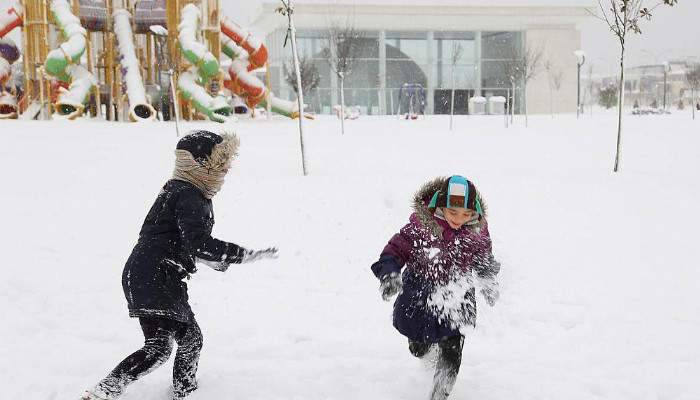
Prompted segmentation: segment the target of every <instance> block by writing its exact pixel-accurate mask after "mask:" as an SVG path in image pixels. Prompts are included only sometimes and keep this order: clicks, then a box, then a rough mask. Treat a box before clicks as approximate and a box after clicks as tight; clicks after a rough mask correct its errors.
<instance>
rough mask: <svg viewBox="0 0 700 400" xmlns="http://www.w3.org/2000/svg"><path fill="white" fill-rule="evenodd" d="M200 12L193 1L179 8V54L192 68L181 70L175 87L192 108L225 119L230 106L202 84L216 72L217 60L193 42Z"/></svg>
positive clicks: (230, 111) (231, 110)
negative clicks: (211, 93) (180, 52)
mask: <svg viewBox="0 0 700 400" xmlns="http://www.w3.org/2000/svg"><path fill="white" fill-rule="evenodd" d="M199 18H200V12H199V8H197V6H195V5H194V4H188V5H186V6H185V7H184V8H183V9H182V13H181V17H180V25H179V26H178V44H179V46H180V50H181V51H182V55H183V56H184V57H185V58H186V59H187V61H189V62H190V63H191V64H192V67H191V68H190V69H189V70H187V71H185V72H183V73H181V74H180V77H179V78H178V82H177V87H178V89H179V90H180V93H181V94H182V96H183V98H184V99H185V100H187V101H189V102H191V103H192V105H194V107H195V109H196V110H197V111H199V112H200V113H202V114H204V115H206V116H207V117H208V118H209V119H210V120H212V121H216V122H226V121H227V120H228V117H230V116H231V114H233V108H232V107H231V106H230V105H229V104H228V102H227V101H226V98H225V97H224V96H222V95H217V96H215V97H212V96H211V95H210V94H209V93H208V92H207V91H206V90H205V89H204V87H202V85H205V84H206V83H207V81H209V79H211V78H212V77H214V76H216V75H217V74H218V73H219V62H218V61H217V59H216V58H215V57H214V55H213V54H212V53H211V52H210V51H209V50H207V47H206V46H205V45H203V44H202V43H199V42H197V39H196V38H197V36H196V32H197V28H198V26H199Z"/></svg>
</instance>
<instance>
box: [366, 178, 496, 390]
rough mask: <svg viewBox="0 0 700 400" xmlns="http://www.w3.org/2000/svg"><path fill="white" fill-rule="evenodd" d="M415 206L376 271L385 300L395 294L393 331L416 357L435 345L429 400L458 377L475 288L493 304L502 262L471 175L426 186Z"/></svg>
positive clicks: (473, 312) (473, 309)
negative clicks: (496, 255)
mask: <svg viewBox="0 0 700 400" xmlns="http://www.w3.org/2000/svg"><path fill="white" fill-rule="evenodd" d="M413 208H414V211H415V212H414V213H413V214H412V215H411V217H410V221H409V223H408V224H406V226H404V227H403V228H401V231H399V233H397V234H395V235H394V236H393V237H392V238H391V240H390V241H389V243H388V244H387V245H386V247H385V248H384V250H383V251H382V254H381V256H380V258H379V261H377V262H376V263H374V264H373V265H372V272H374V274H375V275H376V276H377V277H378V278H379V279H380V281H381V285H380V291H381V294H382V298H383V299H384V300H386V301H388V300H389V299H390V298H391V297H392V296H393V295H395V294H398V297H397V299H396V302H395V303H394V327H396V329H397V330H398V331H399V332H400V333H401V334H402V335H404V336H406V337H407V338H408V345H409V350H410V351H411V353H412V354H413V355H414V356H416V357H419V358H421V357H423V356H425V355H426V354H427V353H428V352H429V351H430V349H431V348H433V347H437V349H438V354H439V355H438V361H437V365H436V370H435V376H434V379H433V389H432V393H431V400H444V399H446V398H447V397H448V396H449V394H450V391H451V390H452V387H453V386H454V383H455V380H456V378H457V374H458V372H459V367H460V365H461V362H462V347H463V345H464V337H465V335H466V333H467V332H468V330H469V329H470V328H473V327H474V326H475V321H476V298H475V291H476V290H475V283H478V285H479V286H480V287H481V290H480V292H481V293H482V295H483V296H484V298H485V299H486V301H487V303H488V304H489V305H491V306H493V305H494V304H495V302H496V300H497V299H498V293H499V292H498V284H497V282H496V275H497V274H498V272H499V270H500V264H499V263H498V262H497V261H496V260H495V259H494V258H493V254H492V253H491V238H490V236H489V231H488V224H487V222H486V207H485V204H484V202H483V200H482V198H481V196H480V194H479V192H478V191H477V190H476V187H475V186H474V184H473V183H472V182H470V181H469V180H467V179H466V178H464V177H462V176H457V175H455V176H452V177H449V178H446V177H440V178H437V179H434V180H433V181H431V182H428V183H426V184H425V185H423V187H422V188H421V189H420V190H419V191H418V192H417V193H416V195H415V197H414V200H413ZM404 267H405V268H404ZM402 269H403V274H401V270H402ZM475 280H476V282H475Z"/></svg>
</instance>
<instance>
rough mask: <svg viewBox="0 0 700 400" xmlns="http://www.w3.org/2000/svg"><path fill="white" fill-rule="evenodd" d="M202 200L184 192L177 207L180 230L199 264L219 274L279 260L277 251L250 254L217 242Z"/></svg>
mask: <svg viewBox="0 0 700 400" xmlns="http://www.w3.org/2000/svg"><path fill="white" fill-rule="evenodd" d="M205 210H206V209H205V207H203V204H202V199H201V198H200V197H199V196H198V195H197V194H196V193H194V192H187V191H185V192H181V193H180V198H179V199H178V201H177V204H176V207H175V213H176V216H177V227H178V230H179V231H180V237H181V238H182V240H183V242H184V243H185V246H186V247H187V249H188V250H189V252H190V254H192V255H193V256H194V257H197V260H198V261H201V262H203V263H204V264H207V265H208V266H210V267H212V268H213V269H215V270H217V271H226V270H227V269H228V267H229V265H230V264H241V263H248V262H253V261H257V260H260V259H263V258H277V249H276V248H274V247H270V248H267V249H264V250H250V249H246V248H243V247H241V246H239V245H237V244H235V243H230V242H225V241H223V240H219V239H215V238H213V237H212V236H211V234H210V233H209V232H210V231H211V230H210V229H207V226H206V224H207V221H208V220H209V216H208V215H207V214H206V211H205Z"/></svg>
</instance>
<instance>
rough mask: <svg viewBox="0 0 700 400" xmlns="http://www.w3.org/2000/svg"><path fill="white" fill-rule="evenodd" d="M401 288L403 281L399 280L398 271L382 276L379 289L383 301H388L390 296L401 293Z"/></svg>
mask: <svg viewBox="0 0 700 400" xmlns="http://www.w3.org/2000/svg"><path fill="white" fill-rule="evenodd" d="M402 288H403V283H402V282H401V276H400V275H399V273H398V272H392V273H390V274H386V275H384V276H382V279H381V284H380V285H379V291H380V292H381V294H382V299H383V300H384V301H389V300H390V299H391V297H392V296H394V295H395V294H398V293H401V289H402Z"/></svg>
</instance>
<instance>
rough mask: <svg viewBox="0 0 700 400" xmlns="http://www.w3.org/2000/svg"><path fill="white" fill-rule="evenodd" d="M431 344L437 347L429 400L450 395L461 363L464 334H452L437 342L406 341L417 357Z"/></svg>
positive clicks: (427, 349) (426, 352)
mask: <svg viewBox="0 0 700 400" xmlns="http://www.w3.org/2000/svg"><path fill="white" fill-rule="evenodd" d="M433 346H437V347H438V360H437V364H436V365H435V375H434V377H433V390H432V392H431V394H430V399H431V400H445V399H447V397H448V396H449V395H450V392H451V391H452V387H453V386H454V384H455V381H456V380H457V374H458V373H459V367H460V366H461V365H462V348H463V347H464V336H452V337H449V338H446V339H443V340H442V341H440V342H438V343H421V342H413V341H411V340H409V341H408V349H409V350H410V351H411V354H413V355H414V356H416V357H418V358H422V357H424V356H425V355H426V354H428V351H430V349H431V348H432V347H433Z"/></svg>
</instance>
